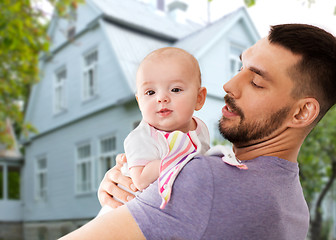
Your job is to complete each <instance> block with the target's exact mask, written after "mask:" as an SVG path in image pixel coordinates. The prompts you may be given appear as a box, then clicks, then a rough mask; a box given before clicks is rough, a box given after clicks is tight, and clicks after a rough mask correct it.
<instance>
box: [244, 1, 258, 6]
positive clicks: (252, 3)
mask: <svg viewBox="0 0 336 240" xmlns="http://www.w3.org/2000/svg"><path fill="white" fill-rule="evenodd" d="M244 3H245V5H246V6H247V7H252V6H253V5H255V4H256V1H255V0H244Z"/></svg>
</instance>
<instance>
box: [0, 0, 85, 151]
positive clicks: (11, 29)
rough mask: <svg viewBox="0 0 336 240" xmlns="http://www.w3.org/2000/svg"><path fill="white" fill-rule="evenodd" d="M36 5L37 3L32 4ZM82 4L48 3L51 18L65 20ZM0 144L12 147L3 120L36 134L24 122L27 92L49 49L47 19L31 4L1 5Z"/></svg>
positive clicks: (8, 0)
mask: <svg viewBox="0 0 336 240" xmlns="http://www.w3.org/2000/svg"><path fill="white" fill-rule="evenodd" d="M35 1H37V0H35ZM81 1H82V0H59V1H57V0H49V3H50V4H51V5H52V6H53V7H54V9H55V11H54V14H57V15H59V16H66V14H67V12H68V11H67V10H68V9H69V8H76V7H77V3H79V2H81ZM0 9H1V15H0V52H1V54H0V143H5V144H6V145H11V144H12V139H11V138H10V136H9V134H8V131H6V119H7V118H9V119H11V121H12V122H14V124H15V127H16V129H17V130H18V132H19V133H20V132H22V133H23V134H24V135H27V134H28V133H29V132H31V131H35V129H34V127H33V126H32V125H31V124H29V123H25V122H24V113H25V110H26V105H27V100H28V98H29V93H30V88H31V86H32V85H33V84H35V83H36V82H38V80H39V69H38V58H39V55H40V54H42V53H46V52H47V51H48V49H49V41H50V39H49V38H48V36H47V26H48V25H47V24H46V22H48V19H47V18H48V16H46V15H45V12H44V11H43V9H38V8H35V7H34V6H33V4H32V2H31V1H30V0H20V1H13V0H2V1H1V2H0Z"/></svg>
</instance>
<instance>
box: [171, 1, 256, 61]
mask: <svg viewBox="0 0 336 240" xmlns="http://www.w3.org/2000/svg"><path fill="white" fill-rule="evenodd" d="M239 21H242V22H243V24H244V25H245V26H246V29H247V30H248V31H247V32H248V34H250V35H251V38H252V39H253V40H254V41H257V40H258V39H259V38H260V36H259V33H258V31H257V29H256V28H255V26H254V25H253V23H252V20H251V18H250V16H249V14H248V12H247V10H246V8H245V7H241V8H238V9H237V10H236V11H234V12H232V13H229V14H227V15H225V16H223V17H222V18H220V19H219V20H217V21H215V22H213V23H211V24H209V25H207V26H206V27H204V28H202V29H200V30H198V31H196V32H194V33H192V34H190V35H188V36H187V37H185V38H183V39H181V40H179V41H177V42H176V43H175V44H174V46H175V47H179V48H183V49H185V50H187V51H188V52H190V53H192V54H194V56H195V57H196V58H200V57H201V56H202V55H203V53H204V52H206V51H207V49H208V48H209V47H211V46H212V45H213V44H215V43H216V42H217V41H218V39H219V38H221V37H222V36H223V35H224V34H226V33H227V32H228V31H229V30H230V29H231V28H232V27H233V26H234V25H235V24H236V23H237V22H239Z"/></svg>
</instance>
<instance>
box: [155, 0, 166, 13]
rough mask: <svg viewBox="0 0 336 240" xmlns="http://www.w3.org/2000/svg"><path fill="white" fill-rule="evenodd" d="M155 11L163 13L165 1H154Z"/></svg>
mask: <svg viewBox="0 0 336 240" xmlns="http://www.w3.org/2000/svg"><path fill="white" fill-rule="evenodd" d="M156 6H157V9H158V10H160V11H162V12H164V11H165V0H156Z"/></svg>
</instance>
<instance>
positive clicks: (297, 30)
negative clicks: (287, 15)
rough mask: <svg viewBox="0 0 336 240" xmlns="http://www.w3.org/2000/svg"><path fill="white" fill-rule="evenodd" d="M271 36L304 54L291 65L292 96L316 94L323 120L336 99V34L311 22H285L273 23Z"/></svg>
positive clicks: (283, 45) (285, 46) (273, 42)
mask: <svg viewBox="0 0 336 240" xmlns="http://www.w3.org/2000/svg"><path fill="white" fill-rule="evenodd" d="M268 40H269V41H270V43H272V44H278V45H280V46H282V47H284V48H286V49H288V50H290V51H291V52H292V53H293V54H297V55H299V56H301V57H302V58H301V59H300V60H299V62H298V63H297V64H295V66H293V67H292V68H291V69H289V76H290V77H291V78H292V80H293V82H294V88H293V91H292V96H293V97H294V98H296V99H298V98H304V97H313V98H315V99H316V100H317V101H318V102H319V104H320V114H319V116H318V118H317V120H320V119H321V118H322V117H323V116H324V115H325V113H326V112H327V111H328V110H329V109H330V108H331V107H332V106H333V105H334V104H335V103H336V38H335V36H333V35H332V34H330V33H328V32H326V31H325V30H323V29H320V28H318V27H315V26H311V25H306V24H283V25H276V26H272V27H271V30H270V32H269V35H268Z"/></svg>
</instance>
